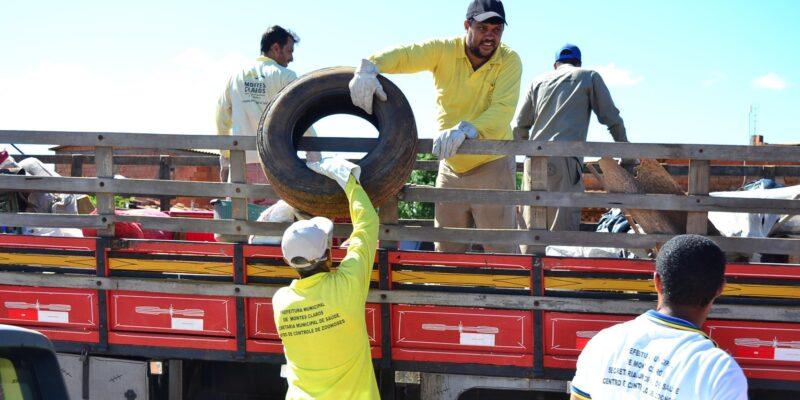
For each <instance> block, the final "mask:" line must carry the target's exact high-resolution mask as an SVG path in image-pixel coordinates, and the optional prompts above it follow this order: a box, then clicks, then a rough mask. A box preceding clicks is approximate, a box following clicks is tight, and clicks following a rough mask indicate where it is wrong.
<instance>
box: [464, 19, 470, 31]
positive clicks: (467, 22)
mask: <svg viewBox="0 0 800 400" xmlns="http://www.w3.org/2000/svg"><path fill="white" fill-rule="evenodd" d="M469 25H470V23H469V20H468V19H465V20H464V30H465V31H468V30H469Z"/></svg>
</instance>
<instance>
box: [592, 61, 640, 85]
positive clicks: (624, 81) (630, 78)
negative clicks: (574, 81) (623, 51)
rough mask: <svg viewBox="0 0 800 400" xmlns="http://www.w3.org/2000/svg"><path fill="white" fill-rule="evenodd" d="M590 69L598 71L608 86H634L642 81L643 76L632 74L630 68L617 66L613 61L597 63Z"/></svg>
mask: <svg viewBox="0 0 800 400" xmlns="http://www.w3.org/2000/svg"><path fill="white" fill-rule="evenodd" d="M592 69H593V70H595V71H597V72H599V73H600V76H602V77H603V80H604V81H605V82H606V85H608V86H635V85H638V84H640V83H642V81H644V77H642V76H637V75H634V74H633V72H631V70H628V69H624V68H620V67H617V65H616V64H614V63H610V64H607V65H598V66H596V67H593V68H592Z"/></svg>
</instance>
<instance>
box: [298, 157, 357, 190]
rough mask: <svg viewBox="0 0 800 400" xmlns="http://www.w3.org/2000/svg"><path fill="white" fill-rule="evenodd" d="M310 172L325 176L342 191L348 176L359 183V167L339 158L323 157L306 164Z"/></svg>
mask: <svg viewBox="0 0 800 400" xmlns="http://www.w3.org/2000/svg"><path fill="white" fill-rule="evenodd" d="M306 165H307V166H308V168H310V169H311V170H312V171H314V172H316V173H318V174H322V175H325V176H327V177H328V178H331V179H333V180H335V181H336V183H338V184H339V186H341V187H342V189H344V188H345V187H346V186H347V181H348V180H349V179H350V175H353V177H354V178H356V182H359V178H360V177H361V167H359V166H358V165H356V164H353V163H351V162H350V161H347V160H345V159H344V158H341V157H323V158H322V160H320V161H316V162H308V163H306Z"/></svg>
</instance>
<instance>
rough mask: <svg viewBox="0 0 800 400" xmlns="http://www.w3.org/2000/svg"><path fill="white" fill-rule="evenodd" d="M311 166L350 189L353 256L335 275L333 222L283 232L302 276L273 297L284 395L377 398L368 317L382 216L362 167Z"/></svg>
mask: <svg viewBox="0 0 800 400" xmlns="http://www.w3.org/2000/svg"><path fill="white" fill-rule="evenodd" d="M308 166H309V168H311V169H312V170H314V171H315V172H318V173H320V174H323V175H325V176H327V177H329V178H331V179H334V180H335V181H336V182H337V183H338V184H339V186H341V187H342V189H344V191H345V193H346V194H347V199H348V200H349V201H350V218H351V219H352V221H353V233H352V234H351V235H350V246H349V247H348V248H347V255H346V256H345V257H344V259H343V260H342V262H341V264H339V268H338V269H337V270H336V271H333V272H331V270H330V267H331V252H330V248H331V239H332V230H333V223H332V222H331V221H330V220H329V219H327V218H322V217H316V218H312V219H310V220H304V221H298V222H295V223H294V224H292V225H291V226H290V227H289V228H288V229H287V230H286V232H284V234H283V239H282V241H281V250H282V251H283V257H284V259H285V260H286V262H287V263H288V264H289V265H290V266H291V267H292V268H294V269H296V270H297V272H298V273H299V274H300V279H296V280H294V281H292V283H291V284H290V285H289V286H287V287H283V288H281V289H280V290H278V292H277V293H275V296H274V297H273V299H272V308H273V310H274V315H275V325H276V326H277V327H278V333H279V334H280V337H281V340H283V348H284V353H285V354H286V363H287V366H288V372H287V380H288V383H289V390H288V392H287V393H286V398H287V399H320V400H321V399H335V400H340V399H341V400H346V399H364V400H372V399H379V398H380V397H379V394H378V385H377V382H376V381H375V372H374V370H373V367H372V358H371V355H370V348H369V339H368V336H367V328H366V322H365V321H364V314H365V309H364V306H365V304H366V301H367V293H368V292H369V282H370V276H371V274H372V264H373V262H374V260H375V250H376V248H377V245H378V214H377V213H376V212H375V209H374V208H373V207H372V203H371V202H370V200H369V197H367V193H366V192H365V191H364V189H363V188H362V187H361V185H360V184H359V176H360V174H361V169H360V167H358V166H357V165H355V164H353V163H351V162H348V161H347V160H344V159H341V158H324V159H322V160H321V161H317V162H309V163H308Z"/></svg>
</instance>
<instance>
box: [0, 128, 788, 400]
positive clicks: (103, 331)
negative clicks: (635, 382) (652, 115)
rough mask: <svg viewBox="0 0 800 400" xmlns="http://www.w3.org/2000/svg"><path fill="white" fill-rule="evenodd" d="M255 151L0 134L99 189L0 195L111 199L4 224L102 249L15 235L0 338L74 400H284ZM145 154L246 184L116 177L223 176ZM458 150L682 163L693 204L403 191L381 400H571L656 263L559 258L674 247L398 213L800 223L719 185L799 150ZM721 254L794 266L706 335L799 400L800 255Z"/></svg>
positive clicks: (755, 269)
mask: <svg viewBox="0 0 800 400" xmlns="http://www.w3.org/2000/svg"><path fill="white" fill-rule="evenodd" d="M326 139H328V138H319V139H315V138H308V139H303V141H302V142H301V143H300V145H299V147H298V149H300V150H303V149H315V150H320V149H322V150H330V151H354V150H353V149H365V151H369V149H370V148H371V146H374V142H375V140H379V139H353V138H347V139H341V140H326ZM256 140H257V138H255V137H247V136H239V137H236V136H234V137H230V136H227V137H226V136H213V135H167V134H135V133H108V132H101V133H98V132H50V131H47V132H44V131H12V130H3V131H0V142H8V143H23V144H49V145H64V146H84V147H86V148H88V149H92V148H93V149H94V150H93V151H91V152H86V153H85V154H73V155H68V156H52V157H53V158H51V159H50V161H51V162H53V163H56V164H65V165H71V166H72V167H73V168H75V167H76V166H77V167H78V168H80V166H81V165H83V164H86V165H91V164H94V165H95V169H94V176H88V177H85V176H82V175H83V174H82V173H73V174H70V175H72V176H69V177H55V176H54V177H30V176H22V175H0V191H5V192H20V191H22V192H26V193H27V192H36V191H39V192H51V193H91V194H94V195H95V196H96V198H97V213H96V214H94V215H57V214H35V213H25V212H16V213H3V214H0V225H3V226H8V227H73V228H93V229H96V230H97V236H96V237H72V238H71V237H46V236H25V235H11V234H4V235H0V323H3V324H11V325H17V326H21V327H26V328H30V329H35V330H37V331H39V332H41V333H42V334H44V335H45V336H47V337H48V338H49V339H50V340H51V341H52V342H53V345H54V346H55V349H56V350H57V351H58V353H59V362H60V364H61V370H62V373H63V376H64V379H65V382H66V386H67V388H68V391H69V393H70V397H71V398H73V399H117V398H119V399H171V400H177V399H203V398H248V399H272V398H282V396H283V393H284V391H285V390H286V382H285V380H283V379H282V378H281V371H282V367H281V366H282V365H283V364H285V359H284V357H283V348H282V345H281V341H280V338H279V336H278V333H277V330H276V327H275V325H274V323H273V315H272V307H271V302H270V298H271V297H272V295H273V294H274V293H275V292H276V291H277V289H278V288H279V287H281V286H282V285H286V284H288V283H289V282H290V281H291V280H292V279H294V278H296V277H297V276H296V274H295V272H294V271H292V270H291V269H290V268H289V267H288V266H286V265H285V263H284V261H283V260H282V256H281V250H280V247H279V246H275V245H253V244H248V243H247V236H248V235H265V236H276V235H277V236H279V235H280V234H281V233H282V231H283V229H285V227H286V224H280V223H262V222H254V221H250V220H248V218H247V212H246V209H247V199H248V198H276V195H275V193H274V191H273V190H272V189H271V187H270V186H269V185H251V184H246V183H244V181H243V180H242V179H236V178H235V177H239V178H241V177H243V176H244V174H243V171H244V156H243V155H244V152H245V151H246V150H252V149H256V147H257V146H256ZM325 146H328V147H325ZM337 146H338V147H337ZM132 147H137V148H141V147H149V148H153V149H206V148H209V149H221V150H229V151H231V160H232V163H231V170H232V171H238V172H232V176H233V177H234V179H233V180H232V183H220V182H192V181H172V180H169V179H168V178H169V173H164V171H163V170H162V171H161V172H160V173H159V174H158V176H156V177H154V178H155V179H141V178H137V179H119V178H115V177H114V174H115V168H117V169H118V168H119V165H121V164H125V163H135V164H136V163H138V164H142V163H145V161H142V160H143V159H148V160H149V162H150V163H152V164H154V165H164V164H165V161H164V160H165V159H166V160H167V162H166V165H170V164H171V163H173V164H172V165H184V164H186V163H190V162H198V163H199V164H202V165H209V164H213V162H209V160H214V159H215V157H212V156H205V158H204V157H194V158H195V160H186V159H182V157H183V156H173V157H169V156H164V157H154V156H143V157H141V159H138V160H137V158H136V157H134V156H119V155H115V153H114V149H126V148H132ZM430 147H431V140H429V139H419V141H418V143H417V151H418V152H419V153H426V152H428V151H429V150H430ZM355 151H357V150H355ZM459 151H460V152H464V153H471V154H504V155H512V156H524V157H526V161H525V162H526V163H528V164H529V165H533V166H535V165H540V166H541V165H544V164H545V163H546V160H547V157H558V156H567V155H568V156H576V157H624V158H651V159H658V160H661V161H664V162H665V163H666V162H667V160H683V164H682V165H678V166H674V165H673V166H671V167H669V169H668V170H669V171H672V172H676V173H682V174H684V175H685V177H686V181H687V183H688V188H687V189H688V193H689V194H688V195H679V194H619V193H604V192H586V193H570V194H565V193H554V192H547V191H546V190H542V188H543V187H545V186H544V185H543V183H542V182H541V181H532V182H529V183H530V185H529V187H531V188H532V190H530V191H522V190H516V191H495V190H466V189H465V190H454V189H438V188H434V187H429V186H420V185H406V186H405V187H404V188H403V189H402V190H401V191H400V192H398V193H397V194H396V195H395V196H392V197H391V198H390V199H389V200H388V201H387V202H385V203H383V204H382V205H381V206H380V210H379V211H380V215H381V222H382V224H381V230H380V243H379V250H378V253H377V255H376V257H375V264H374V269H373V275H372V285H371V291H370V294H369V297H368V303H367V306H366V310H365V312H366V321H367V331H368V333H369V339H370V346H371V350H372V357H373V360H374V365H375V369H376V372H377V373H376V377H377V379H378V384H379V388H380V391H381V396H382V398H384V399H415V398H422V399H426V400H428V399H442V400H445V399H459V398H461V399H476V398H487V397H488V398H499V397H502V398H531V396H532V394H531V393H532V392H533V393H534V395H535V396H538V397H537V398H568V394H567V393H568V387H569V381H570V379H571V378H572V376H573V374H574V368H575V362H576V359H577V356H578V355H579V354H580V351H581V349H582V348H583V346H585V345H586V343H587V342H588V340H589V339H591V337H592V336H593V335H594V334H596V333H597V332H598V331H599V330H601V329H603V328H606V327H608V326H611V325H613V324H616V323H620V322H623V321H627V320H630V319H632V318H634V317H635V316H636V315H638V314H640V313H642V312H644V311H646V310H648V309H651V308H653V307H654V306H655V301H654V299H655V296H654V289H653V286H652V283H651V281H650V278H651V277H652V273H653V270H654V264H653V260H652V258H637V259H621V258H595V257H554V256H547V255H546V253H545V252H544V251H543V250H544V248H545V247H546V246H552V245H562V246H584V247H587V246H589V247H591V246H602V247H614V248H635V249H657V248H658V246H659V245H660V244H663V243H664V242H665V241H666V240H668V239H669V238H670V237H672V236H673V235H670V234H625V233H597V232H592V231H581V232H551V231H548V230H547V229H546V227H545V226H544V225H543V222H542V220H541V218H539V219H537V220H536V222H535V224H534V229H530V230H527V229H513V230H481V229H455V228H436V227H433V224H432V222H431V221H430V220H405V219H401V218H399V215H398V203H399V202H437V203H447V202H453V201H468V202H474V203H489V202H490V203H495V204H508V205H529V206H532V209H533V210H534V212H537V211H541V210H543V209H544V208H545V207H555V206H563V205H569V206H573V207H584V208H590V207H591V208H593V209H609V208H622V209H645V210H677V211H683V212H687V215H688V216H687V220H688V221H689V222H690V223H689V224H687V226H688V227H689V228H688V229H689V232H690V233H699V234H708V232H707V231H706V230H705V229H706V226H707V224H706V222H707V221H708V213H709V212H740V213H766V214H782V215H792V214H798V213H800V212H799V211H800V201H797V200H776V199H757V200H754V199H750V198H723V197H714V196H710V195H709V188H710V185H709V182H712V181H713V180H712V178H713V177H715V176H718V175H720V174H722V175H726V176H739V177H742V176H757V175H762V174H763V173H765V172H770V173H772V174H773V176H783V177H786V178H787V179H790V180H791V179H797V177H798V176H800V166H797V165H796V164H795V165H783V164H786V163H787V162H796V161H797V160H800V147H794V146H729V145H695V144H691V145H690V144H643V143H537V142H532V141H468V142H466V143H465V144H464V145H463V146H462V148H461V149H459ZM184 158H187V159H188V158H191V157H184ZM76 160H79V161H76ZM687 163H688V165H687ZM734 163H738V164H739V165H731V164H734ZM743 163H747V165H742V164H743ZM432 164H434V163H433V162H431V161H418V162H417V164H416V165H415V169H417V170H430V169H432V168H435V166H434V165H432ZM774 165H780V166H779V167H774ZM534 179H536V178H534ZM544 179H546V178H544ZM115 194H125V195H135V196H142V197H153V198H161V199H168V198H170V197H175V196H185V197H198V198H230V199H231V200H230V201H231V203H232V209H233V211H232V214H231V218H229V219H208V218H203V217H207V216H208V215H207V214H204V213H202V212H195V213H192V212H186V211H183V212H177V211H176V212H175V213H174V215H172V216H171V217H170V218H155V217H147V216H125V215H116V214H115V212H114V211H115V210H114V195H115ZM162 208H164V209H168V207H162ZM540 214H541V213H537V215H540ZM119 222H127V223H136V224H140V225H141V227H142V228H144V229H155V230H163V231H169V232H182V233H183V234H184V236H182V238H184V239H185V238H186V237H194V238H201V237H203V238H207V237H208V236H202V234H206V235H207V234H210V233H215V234H218V235H226V237H227V238H229V240H231V242H213V241H194V240H155V239H138V240H131V239H119V238H115V237H114V226H115V223H119ZM590 228H591V227H587V229H588V230H591V229H590ZM336 232H337V235H339V236H346V235H347V233H348V225H347V224H346V223H345V224H337V230H336ZM192 235H193V236H192ZM711 238H712V240H714V241H715V242H716V243H717V244H718V245H719V246H720V247H721V248H722V249H723V250H725V251H726V252H731V253H734V252H735V253H737V254H747V255H750V254H753V253H761V254H772V255H779V256H780V257H778V258H779V259H780V261H781V262H780V263H776V262H771V263H766V262H750V261H737V262H731V263H729V265H728V268H727V272H726V279H727V282H728V284H727V287H726V290H725V292H724V293H723V296H722V297H721V298H720V299H719V301H718V302H717V303H715V305H714V307H713V308H712V311H711V314H710V316H709V320H708V321H707V322H706V324H705V325H704V326H703V330H704V331H705V332H706V333H707V334H708V335H709V336H710V337H711V338H712V339H713V340H714V341H715V342H716V343H717V344H718V345H719V346H720V347H721V348H722V349H724V350H725V351H727V352H729V353H730V354H732V355H733V356H734V358H735V359H736V360H737V361H738V363H739V364H740V365H741V366H742V368H743V369H744V372H745V374H746V376H747V378H748V380H749V386H750V390H751V393H750V395H751V397H752V398H770V397H771V396H775V397H776V398H777V396H782V397H790V396H797V395H798V394H797V393H798V392H800V307H799V305H800V265H798V261H797V258H796V257H797V256H798V255H800V239H798V238H797V237H786V238H744V237H724V236H711ZM208 240H210V239H208ZM409 241H411V242H433V241H450V242H460V243H497V242H512V243H517V244H521V245H529V246H535V248H536V249H537V250H536V251H534V252H532V254H485V253H480V252H468V253H463V254H452V253H436V252H433V251H425V250H406V248H408V246H406V243H407V242H409ZM343 255H344V249H335V250H334V252H333V257H334V258H335V259H337V260H338V259H341V257H342V256H343Z"/></svg>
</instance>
